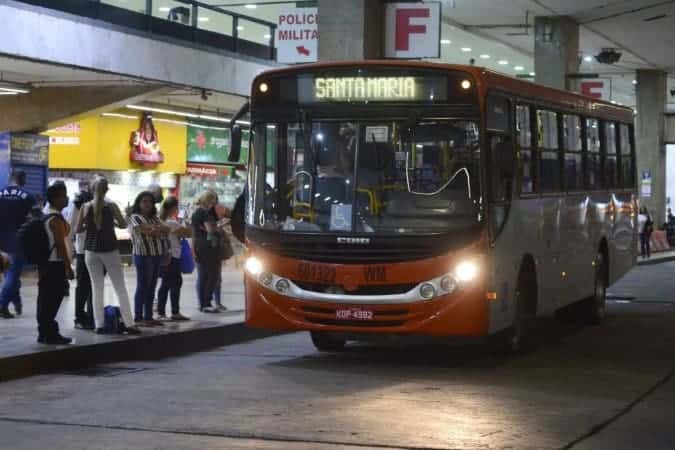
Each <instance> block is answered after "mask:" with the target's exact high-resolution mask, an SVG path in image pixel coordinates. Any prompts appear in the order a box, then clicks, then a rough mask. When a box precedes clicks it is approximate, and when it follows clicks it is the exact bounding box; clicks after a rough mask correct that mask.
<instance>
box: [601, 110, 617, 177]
mask: <svg viewBox="0 0 675 450" xmlns="http://www.w3.org/2000/svg"><path fill="white" fill-rule="evenodd" d="M603 126H604V128H605V130H604V131H605V132H604V139H605V180H606V181H605V186H606V187H607V188H608V189H612V188H616V187H619V172H618V169H619V167H618V161H617V155H616V132H617V129H616V124H615V123H614V122H604V123H603Z"/></svg>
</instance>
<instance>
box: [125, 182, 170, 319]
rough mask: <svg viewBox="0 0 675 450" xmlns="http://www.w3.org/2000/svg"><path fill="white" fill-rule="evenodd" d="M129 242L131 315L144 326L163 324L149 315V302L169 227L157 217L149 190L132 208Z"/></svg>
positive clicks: (152, 294)
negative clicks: (132, 284) (133, 280)
mask: <svg viewBox="0 0 675 450" xmlns="http://www.w3.org/2000/svg"><path fill="white" fill-rule="evenodd" d="M129 222H130V224H131V243H132V246H133V256H134V266H136V295H135V297H134V316H135V319H136V322H138V323H140V324H141V325H146V326H151V327H152V326H163V325H164V324H163V323H162V322H160V321H158V320H154V319H153V318H152V304H153V301H154V299H155V290H156V288H157V280H158V278H159V268H160V263H161V259H162V257H163V256H164V255H165V254H166V252H167V250H168V248H169V245H168V240H167V236H168V235H169V231H170V230H169V227H167V226H166V225H164V224H162V222H161V221H160V220H159V217H157V208H156V207H155V197H154V195H153V194H152V192H150V191H143V192H141V193H140V194H138V196H137V197H136V200H135V201H134V205H133V206H132V207H131V217H130V218H129Z"/></svg>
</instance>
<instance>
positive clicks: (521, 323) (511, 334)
mask: <svg viewBox="0 0 675 450" xmlns="http://www.w3.org/2000/svg"><path fill="white" fill-rule="evenodd" d="M531 289H532V288H531V286H528V285H527V283H526V282H525V281H523V280H522V279H521V280H520V281H519V282H518V289H517V290H516V294H515V302H514V307H515V315H514V318H513V323H512V324H511V326H510V327H509V328H508V329H506V330H504V331H502V332H501V333H499V335H497V346H498V352H499V353H503V354H507V355H513V354H517V353H521V352H522V351H523V349H524V347H525V345H526V342H527V326H528V324H529V323H530V314H528V311H527V298H528V295H530V294H531Z"/></svg>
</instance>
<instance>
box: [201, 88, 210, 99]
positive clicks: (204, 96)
mask: <svg viewBox="0 0 675 450" xmlns="http://www.w3.org/2000/svg"><path fill="white" fill-rule="evenodd" d="M201 94H202V95H201V97H202V100H204V101H207V100H208V99H209V96H210V95H211V93H210V92H209V91H207V90H206V89H202V93H201Z"/></svg>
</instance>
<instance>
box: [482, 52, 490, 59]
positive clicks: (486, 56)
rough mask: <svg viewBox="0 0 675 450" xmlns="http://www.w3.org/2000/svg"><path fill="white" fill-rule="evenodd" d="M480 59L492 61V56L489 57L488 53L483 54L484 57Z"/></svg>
mask: <svg viewBox="0 0 675 450" xmlns="http://www.w3.org/2000/svg"><path fill="white" fill-rule="evenodd" d="M480 58H481V59H490V55H488V54H487V53H483V54H482V55H480Z"/></svg>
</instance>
